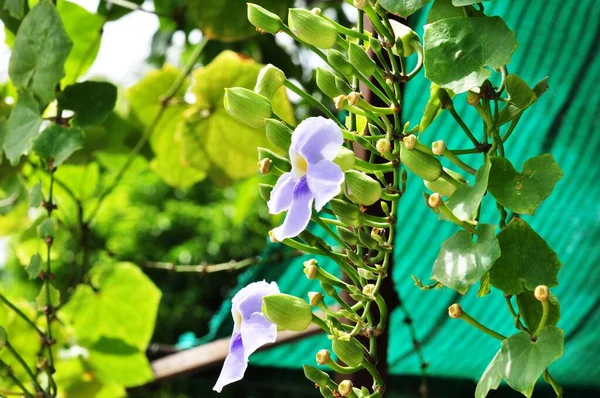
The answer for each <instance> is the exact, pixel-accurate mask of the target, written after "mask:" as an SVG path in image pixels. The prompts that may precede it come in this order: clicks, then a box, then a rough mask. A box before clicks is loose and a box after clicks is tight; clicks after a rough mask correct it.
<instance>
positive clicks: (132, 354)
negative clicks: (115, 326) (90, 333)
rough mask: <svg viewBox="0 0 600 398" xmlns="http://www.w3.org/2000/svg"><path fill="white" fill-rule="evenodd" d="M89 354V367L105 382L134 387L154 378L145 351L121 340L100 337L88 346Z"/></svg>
mask: <svg viewBox="0 0 600 398" xmlns="http://www.w3.org/2000/svg"><path fill="white" fill-rule="evenodd" d="M89 354H90V358H89V364H90V367H91V368H92V369H93V371H94V373H95V374H96V375H97V376H98V378H99V379H100V380H102V381H103V382H105V383H110V382H112V383H118V384H120V385H122V386H124V387H135V386H140V385H143V384H146V383H147V382H149V381H151V380H152V379H154V374H153V373H152V368H150V363H149V362H148V358H147V357H146V354H145V352H144V351H143V350H139V349H138V348H137V347H135V346H132V345H130V344H127V343H126V342H125V341H123V340H120V339H112V338H106V337H102V338H100V340H98V341H97V342H96V343H95V344H94V345H92V346H91V347H89Z"/></svg>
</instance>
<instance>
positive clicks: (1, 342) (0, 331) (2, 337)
mask: <svg viewBox="0 0 600 398" xmlns="http://www.w3.org/2000/svg"><path fill="white" fill-rule="evenodd" d="M7 340H8V337H7V336H6V330H4V328H3V327H2V326H0V351H2V349H3V348H4V347H5V346H6V341H7Z"/></svg>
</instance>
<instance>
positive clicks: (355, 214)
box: [329, 199, 361, 227]
mask: <svg viewBox="0 0 600 398" xmlns="http://www.w3.org/2000/svg"><path fill="white" fill-rule="evenodd" d="M329 204H330V205H331V210H332V211H333V214H335V216H336V217H337V218H338V220H340V221H341V222H343V223H344V224H346V225H349V226H351V227H360V226H361V221H360V209H359V208H358V206H357V205H355V204H353V203H349V202H347V201H345V200H342V199H332V200H331V201H329Z"/></svg>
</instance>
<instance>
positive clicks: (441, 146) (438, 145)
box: [431, 140, 446, 156]
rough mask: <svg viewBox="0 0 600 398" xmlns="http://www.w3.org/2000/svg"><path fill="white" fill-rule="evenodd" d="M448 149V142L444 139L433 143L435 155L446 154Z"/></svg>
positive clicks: (432, 147) (432, 148) (432, 149)
mask: <svg viewBox="0 0 600 398" xmlns="http://www.w3.org/2000/svg"><path fill="white" fill-rule="evenodd" d="M445 150H446V143H445V142H444V140H438V141H435V142H433V143H432V144H431V151H432V152H433V154H434V155H437V156H441V155H443V154H444V151H445Z"/></svg>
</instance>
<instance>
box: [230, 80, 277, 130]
mask: <svg viewBox="0 0 600 398" xmlns="http://www.w3.org/2000/svg"><path fill="white" fill-rule="evenodd" d="M223 105H224V106H225V109H226V110H227V112H228V113H229V114H230V115H231V117H233V118H234V119H235V120H237V121H238V122H241V123H244V124H246V125H248V126H250V127H253V128H255V129H262V128H264V126H265V119H267V118H270V117H271V115H272V114H273V110H272V109H271V101H269V100H268V99H267V98H265V97H263V96H262V95H260V94H256V93H255V92H254V91H252V90H248V89H247V88H243V87H234V88H226V89H225V99H224V102H223Z"/></svg>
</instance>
